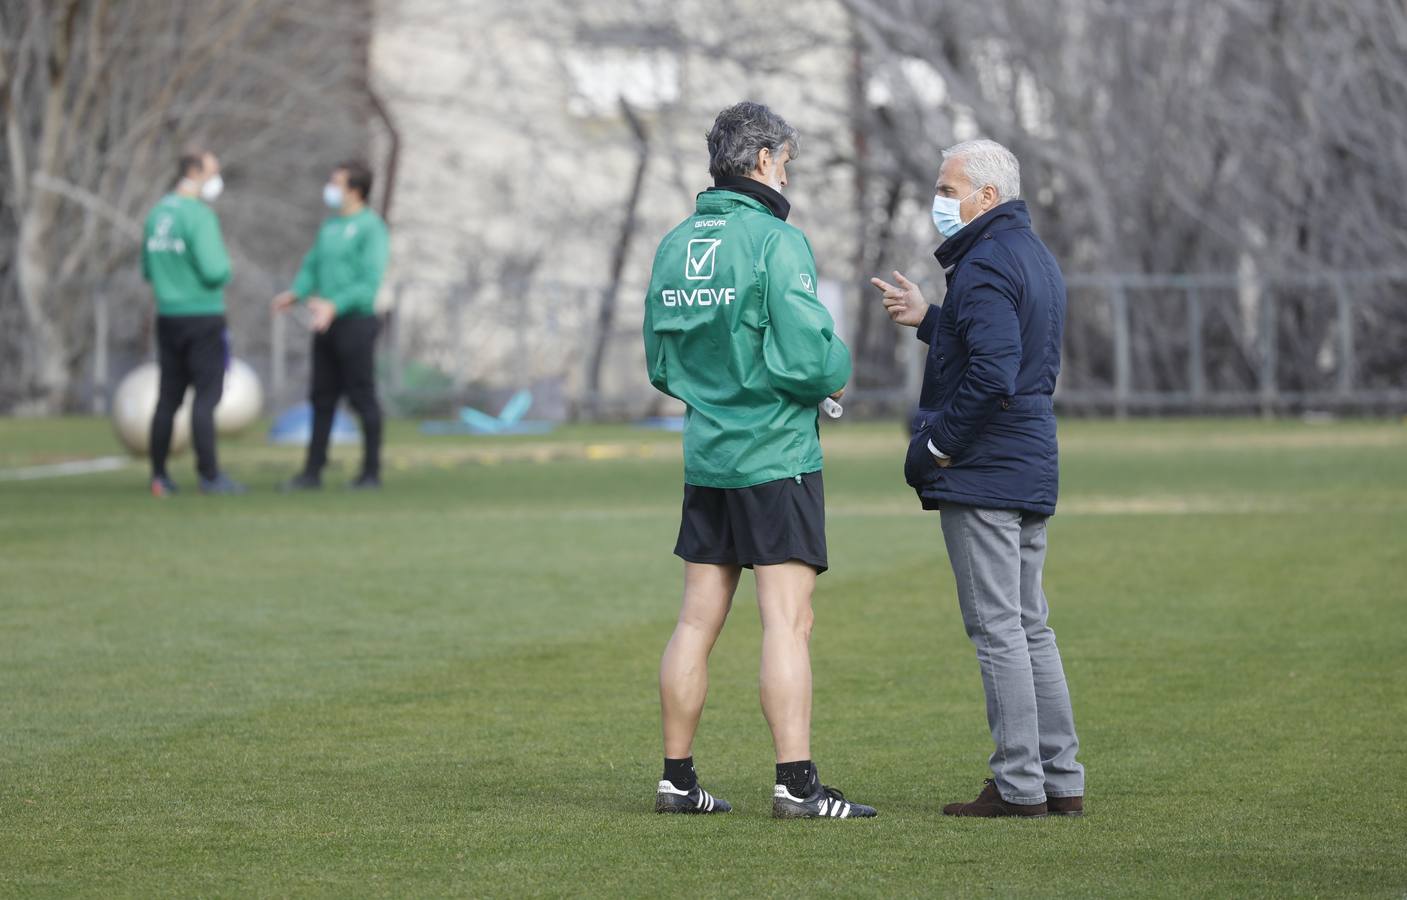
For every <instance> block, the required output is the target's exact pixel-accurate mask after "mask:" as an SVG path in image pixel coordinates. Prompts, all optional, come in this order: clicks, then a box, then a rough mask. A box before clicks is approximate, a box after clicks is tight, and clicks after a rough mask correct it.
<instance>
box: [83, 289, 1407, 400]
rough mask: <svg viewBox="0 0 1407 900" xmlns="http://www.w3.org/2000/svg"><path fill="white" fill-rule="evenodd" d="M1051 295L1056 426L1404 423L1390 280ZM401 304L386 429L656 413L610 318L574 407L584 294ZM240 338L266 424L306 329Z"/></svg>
mask: <svg viewBox="0 0 1407 900" xmlns="http://www.w3.org/2000/svg"><path fill="white" fill-rule="evenodd" d="M1067 285H1068V287H1069V308H1068V315H1067V322H1066V332H1065V337H1066V340H1065V350H1064V366H1063V370H1062V373H1061V377H1060V382H1059V385H1058V388H1057V391H1056V401H1057V404H1058V405H1059V406H1060V407H1061V409H1063V410H1064V411H1066V412H1072V413H1077V414H1087V415H1115V416H1127V415H1135V414H1201V413H1219V412H1225V413H1231V412H1240V413H1248V412H1249V413H1260V414H1265V415H1273V414H1285V413H1295V412H1302V411H1308V410H1324V411H1329V412H1365V413H1386V412H1407V270H1403V271H1378V272H1360V273H1332V272H1317V273H1301V274H1277V275H1262V274H1255V273H1242V274H1221V275H1123V274H1105V275H1073V276H1070V277H1068V278H1067ZM538 287H539V289H541V286H538ZM412 289H419V290H430V291H432V293H434V295H435V298H436V299H435V302H434V303H433V307H434V308H435V310H436V313H435V316H434V318H433V320H432V321H430V322H429V323H428V324H427V322H426V321H425V320H423V319H422V320H421V321H419V322H415V323H412V322H410V321H408V320H406V319H405V318H404V317H403V316H402V315H401V312H402V311H403V305H402V304H393V307H392V311H391V312H390V314H388V315H387V316H385V318H384V321H385V324H386V326H387V327H386V330H385V331H384V332H383V334H382V338H381V342H380V353H381V366H382V371H383V375H384V377H383V383H382V387H383V389H384V390H385V391H386V393H387V394H388V398H389V399H390V400H391V405H392V407H393V409H395V410H396V411H398V412H401V413H404V414H416V413H418V412H419V411H420V410H423V409H427V408H432V407H436V406H437V405H438V406H439V407H440V408H444V407H446V406H448V405H450V404H453V403H457V402H481V401H484V398H485V394H486V392H487V393H490V394H491V393H492V392H493V391H495V390H498V391H506V390H508V389H510V388H511V387H515V386H516V387H522V386H538V387H541V386H546V388H545V389H544V391H543V393H544V400H547V399H548V397H549V396H550V398H551V400H550V405H551V406H552V407H553V410H554V413H553V414H554V415H558V416H566V417H575V416H577V415H581V414H583V413H584V412H585V411H587V410H592V411H594V412H595V413H596V414H599V415H602V416H604V417H607V418H617V419H618V418H629V417H634V416H638V415H641V414H644V413H647V412H652V411H658V410H659V409H660V408H661V404H662V403H663V402H664V400H663V398H662V397H661V396H660V395H659V394H657V393H656V392H655V391H653V390H652V389H651V388H650V387H649V385H648V384H646V383H645V381H644V378H643V357H642V350H641V346H640V332H639V326H638V321H637V320H636V317H635V315H634V314H633V313H625V314H624V315H622V316H618V317H617V319H616V325H615V327H614V328H613V329H612V333H611V335H610V338H609V344H608V347H607V353H606V358H607V360H608V365H607V371H606V372H605V373H604V377H603V388H604V394H605V396H603V397H601V398H595V401H594V402H593V403H591V404H589V405H588V404H583V403H582V402H581V400H582V398H581V397H579V396H577V395H578V394H579V393H580V391H581V390H582V388H581V384H582V382H583V378H582V376H583V375H584V368H585V365H586V361H587V359H588V358H589V356H590V353H589V352H588V350H589V345H590V342H591V341H592V340H593V339H594V334H593V332H592V331H591V327H592V325H591V323H593V322H594V319H595V315H594V310H595V307H596V304H597V303H599V299H600V293H599V292H598V291H596V290H593V289H591V288H587V287H581V286H574V287H570V288H568V287H565V286H557V287H555V288H552V290H554V291H557V292H558V293H559V294H564V293H565V292H570V293H571V294H572V297H573V302H572V303H571V304H569V305H568V308H571V309H575V310H579V311H580V314H579V315H578V316H577V319H580V321H578V320H577V319H572V320H570V321H567V320H565V319H562V318H561V317H560V314H559V313H556V312H554V311H553V310H554V307H553V306H552V305H550V304H548V305H537V306H535V305H534V304H531V303H525V302H507V301H502V300H494V301H490V302H484V298H483V297H477V298H476V297H474V296H471V295H465V296H450V295H451V294H454V293H455V292H454V290H453V289H450V288H446V287H444V286H436V287H433V288H432V287H431V286H427V285H421V284H409V285H402V286H400V287H397V288H394V289H393V297H404V296H405V294H406V291H407V290H412ZM534 293H537V292H536V291H534ZM440 294H446V296H444V297H442V298H441V297H440ZM866 299H868V298H861V302H863V301H864V300H866ZM93 303H94V316H93V320H94V352H93V353H92V354H91V360H92V380H91V385H92V398H93V409H94V411H97V412H103V411H106V409H107V402H108V398H109V395H110V392H111V390H112V387H113V385H114V382H115V379H110V374H115V375H119V376H120V375H121V373H122V372H123V371H124V370H125V368H126V367H129V366H130V365H132V364H135V363H136V362H139V361H141V360H142V359H144V358H148V359H149V358H151V352H150V344H149V342H143V344H142V346H135V345H130V339H129V341H128V342H126V343H124V342H123V341H122V340H121V339H117V338H115V337H114V336H113V335H112V334H111V331H112V329H111V328H110V322H109V312H108V303H107V302H106V299H105V298H104V297H102V296H97V297H94V298H93ZM851 311H852V312H853V308H852V310H851ZM256 314H257V315H260V316H266V315H267V313H265V312H263V308H261V309H260V310H258V311H256V313H249V315H250V316H251V317H252V316H254V315H256ZM247 324H249V325H253V326H254V327H252V328H248V329H246V331H245V332H244V338H243V340H242V341H241V342H240V344H239V346H237V348H236V352H237V354H238V355H240V356H241V357H243V358H244V359H246V360H247V361H248V362H249V363H250V364H251V365H252V366H253V367H254V368H255V370H256V371H257V372H258V373H259V375H260V378H261V379H262V380H263V383H264V386H265V390H266V397H267V401H266V402H267V406H268V408H270V409H280V408H282V407H284V406H285V405H287V404H288V403H291V402H295V401H297V400H298V399H301V397H302V396H303V395H304V394H305V392H306V389H307V375H306V368H307V341H308V338H307V333H306V329H305V328H303V327H300V326H298V325H297V324H295V323H293V322H290V321H288V320H287V319H286V318H283V317H277V318H270V319H269V320H268V322H267V324H266V325H265V324H257V323H256V322H255V321H253V320H251V321H250V322H249V323H247ZM110 345H112V346H110ZM921 350H922V348H921V347H920V346H919V345H918V343H917V342H916V341H912V340H902V339H899V340H897V341H896V346H895V353H896V354H897V355H898V357H900V358H901V363H900V365H899V367H898V371H900V372H901V373H902V378H901V379H900V380H901V381H902V382H903V383H895V384H893V385H892V386H889V387H886V388H884V389H875V388H866V389H859V388H855V389H852V391H851V393H850V400H849V402H848V406H850V407H851V408H852V409H853V410H854V412H855V413H856V414H859V415H862V416H863V415H866V414H873V415H880V414H887V413H889V412H892V411H894V410H901V409H905V408H907V406H908V405H909V404H912V403H913V402H914V398H916V397H917V391H918V384H919V380H920V377H921V368H922V361H921ZM486 353H497V354H498V355H499V357H500V361H499V362H498V363H497V364H496V365H495V366H494V370H495V373H496V376H497V381H498V382H499V383H497V384H492V383H481V382H479V381H476V380H475V378H476V377H477V376H475V377H469V376H466V367H465V361H466V360H468V359H473V358H475V357H482V356H483V355H484V354H486ZM110 370H112V371H111V372H110ZM412 370H418V371H420V372H422V373H423V372H430V373H437V374H439V375H441V376H443V377H442V378H440V379H439V381H438V382H437V383H436V386H433V387H431V388H428V389H425V388H420V389H417V388H415V387H414V386H412V385H408V384H407V383H406V381H405V379H406V373H407V372H408V371H412ZM417 390H420V391H421V393H420V394H417ZM429 394H435V396H429ZM398 400H399V402H398ZM487 402H492V401H487Z"/></svg>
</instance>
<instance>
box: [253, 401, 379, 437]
mask: <svg viewBox="0 0 1407 900" xmlns="http://www.w3.org/2000/svg"><path fill="white" fill-rule="evenodd" d="M312 439H313V406H312V404H310V403H306V402H305V403H299V404H298V405H297V406H293V407H289V408H288V409H286V410H284V411H283V412H281V413H279V414H278V416H277V417H276V418H275V419H274V424H273V425H271V426H269V443H270V444H299V445H306V444H307V443H308V442H309V441H311V440H312ZM361 439H362V432H361V429H360V428H358V427H357V423H356V421H355V420H354V419H353V418H352V417H351V416H349V415H347V414H346V413H345V412H343V411H342V410H340V409H339V410H337V412H336V413H334V414H333V416H332V443H334V444H359V443H361Z"/></svg>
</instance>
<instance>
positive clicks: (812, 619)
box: [762, 604, 816, 643]
mask: <svg viewBox="0 0 1407 900" xmlns="http://www.w3.org/2000/svg"><path fill="white" fill-rule="evenodd" d="M815 624H816V613H815V612H813V611H812V609H811V606H810V604H807V605H806V606H805V607H804V608H802V609H796V610H791V611H790V612H789V613H788V614H786V615H782V616H776V617H773V618H772V619H771V620H770V621H765V622H763V623H762V627H763V629H764V630H766V631H774V632H776V631H780V632H782V633H783V634H788V635H791V636H792V637H794V638H796V639H797V640H799V641H801V642H803V643H809V642H810V640H811V629H812V627H814V626H815Z"/></svg>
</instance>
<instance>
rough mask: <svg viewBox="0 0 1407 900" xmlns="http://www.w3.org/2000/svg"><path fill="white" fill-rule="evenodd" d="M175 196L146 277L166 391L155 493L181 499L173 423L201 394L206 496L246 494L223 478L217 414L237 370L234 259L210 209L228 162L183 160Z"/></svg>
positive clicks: (154, 423)
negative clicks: (228, 300)
mask: <svg viewBox="0 0 1407 900" xmlns="http://www.w3.org/2000/svg"><path fill="white" fill-rule="evenodd" d="M177 178H178V181H177V183H176V187H175V189H174V190H173V191H172V192H171V193H169V194H167V195H166V196H165V197H162V198H161V200H160V202H158V203H157V204H156V207H155V208H154V209H152V211H151V213H150V214H149V215H148V216H147V221H146V227H145V229H144V230H143V238H142V277H144V278H145V279H146V280H147V281H148V282H149V283H150V284H151V288H152V293H154V294H155V295H156V348H157V360H158V362H159V363H160V365H161V387H160V392H159V395H158V398H157V402H156V413H155V415H153V416H152V420H151V440H150V442H149V445H150V453H151V492H152V494H153V495H154V496H157V497H165V496H168V495H170V494H174V493H175V492H176V485H175V483H174V482H173V481H172V480H171V478H170V477H169V476H168V475H167V473H166V456H167V454H168V452H169V451H170V449H171V423H172V421H173V420H174V419H175V417H176V411H177V410H178V409H180V408H181V403H182V402H183V401H184V400H185V396H186V389H187V388H189V387H191V386H192V385H193V386H194V387H195V405H194V407H193V408H192V410H191V431H192V436H193V438H194V443H195V458H196V471H197V473H198V474H199V477H200V490H201V491H202V492H203V493H207V494H238V493H243V491H244V487H243V485H241V484H239V483H237V482H235V481H233V480H231V479H230V478H229V477H228V476H226V475H224V474H222V473H221V472H220V469H219V465H218V463H217V461H216V458H215V406H216V404H218V403H219V402H220V394H221V392H222V391H223V390H224V386H225V367H226V365H227V364H228V363H229V344H228V334H227V332H226V331H225V294H224V287H225V285H226V284H227V283H228V282H229V280H230V257H229V254H228V253H227V252H225V241H224V239H223V238H222V237H221V236H220V220H219V219H218V218H216V217H215V210H213V209H211V208H210V206H209V205H208V204H209V203H210V202H211V201H213V200H214V199H215V198H216V197H218V196H220V192H221V191H222V190H223V189H224V180H223V179H222V178H221V177H220V161H219V160H218V159H216V158H215V154H213V153H210V152H209V151H201V152H194V153H188V154H186V155H184V156H182V157H181V160H180V164H179V173H178V175H177Z"/></svg>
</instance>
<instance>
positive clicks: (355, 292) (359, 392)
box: [274, 162, 389, 490]
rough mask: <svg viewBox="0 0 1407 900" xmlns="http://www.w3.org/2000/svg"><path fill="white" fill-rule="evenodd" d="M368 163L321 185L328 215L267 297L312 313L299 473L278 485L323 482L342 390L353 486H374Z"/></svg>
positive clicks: (380, 246)
mask: <svg viewBox="0 0 1407 900" xmlns="http://www.w3.org/2000/svg"><path fill="white" fill-rule="evenodd" d="M370 194H371V169H369V168H368V167H367V166H366V164H365V163H361V162H344V163H341V164H340V165H338V166H337V168H336V169H334V170H333V171H332V177H331V178H329V179H328V182H327V184H326V185H325V186H324V187H323V194H322V196H323V203H324V204H326V205H327V207H328V208H329V209H332V210H334V211H335V213H336V214H335V215H333V216H332V217H331V218H329V219H327V221H325V222H323V224H322V228H321V229H320V230H319V231H318V237H317V240H316V241H314V242H313V249H311V250H309V251H308V255H307V256H306V257H305V258H304V259H303V266H302V268H300V269H299V270H298V277H297V278H295V279H294V281H293V288H292V289H291V290H288V291H284V292H283V293H282V294H279V295H278V296H277V297H275V298H274V311H275V312H283V311H284V310H286V309H288V308H289V307H291V306H293V305H294V304H295V303H300V302H306V303H307V305H308V309H309V310H310V311H311V313H312V329H313V353H312V356H313V384H312V390H311V392H310V399H311V401H312V405H313V435H312V440H311V441H310V442H309V444H308V459H307V462H306V463H305V464H304V466H303V471H302V472H301V473H300V474H298V475H296V476H294V477H293V478H292V479H290V480H289V481H288V482H286V483H285V485H284V487H285V489H287V490H315V489H317V488H320V487H322V469H323V466H325V465H326V464H327V443H328V439H329V438H330V437H331V435H332V417H333V415H334V414H335V413H336V412H337V402H338V400H339V399H340V398H341V397H342V396H343V395H346V397H347V400H348V401H349V402H350V403H351V404H352V408H353V409H354V410H356V411H357V415H358V416H359V417H360V418H361V423H362V468H361V474H359V475H358V476H357V477H356V479H354V480H353V481H352V483H351V484H350V487H353V488H379V487H380V486H381V404H380V403H379V402H378V401H377V399H376V360H375V346H376V332H377V330H378V327H379V325H378V323H377V321H376V292H377V291H378V290H380V288H381V276H382V275H384V274H385V272H386V259H387V256H388V254H389V248H388V244H387V234H386V223H385V222H384V221H382V219H381V217H380V216H379V215H377V214H376V211H375V210H373V209H372V208H371V207H370V206H368V205H367V198H368V196H369V195H370Z"/></svg>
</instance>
